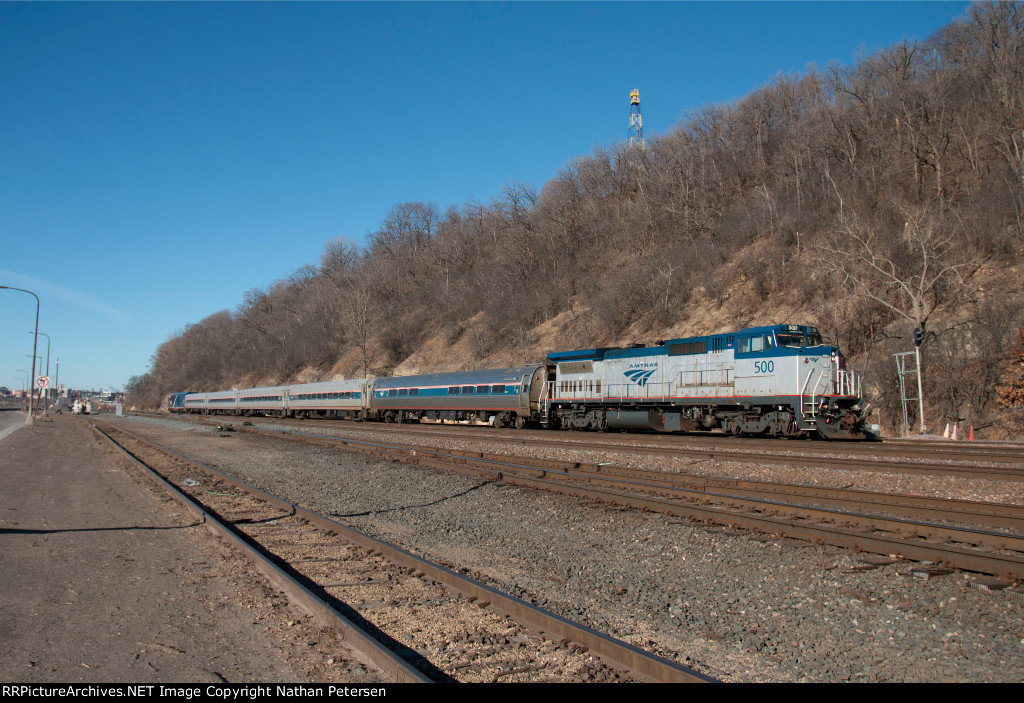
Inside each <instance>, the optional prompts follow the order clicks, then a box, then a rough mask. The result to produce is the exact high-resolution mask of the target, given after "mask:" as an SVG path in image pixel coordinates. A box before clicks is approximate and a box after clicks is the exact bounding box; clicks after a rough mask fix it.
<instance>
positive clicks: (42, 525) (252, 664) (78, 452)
mask: <svg viewBox="0 0 1024 703" xmlns="http://www.w3.org/2000/svg"><path fill="white" fill-rule="evenodd" d="M0 641H2V642H3V643H4V650H5V651H4V655H3V657H2V658H0V680H3V681H5V682H77V681H84V682H100V681H105V682H148V683H159V682H215V683H216V682H232V683H234V682H270V681H294V682H305V681H345V682H354V683H355V682H365V681H368V680H374V679H375V678H376V675H375V674H372V673H370V674H368V673H367V672H366V671H365V669H363V667H362V666H361V665H360V664H358V663H356V662H353V661H352V660H351V655H350V654H349V653H348V651H347V650H345V649H344V648H343V647H342V645H340V644H339V643H338V641H337V640H336V638H335V637H334V635H333V633H331V632H329V631H325V630H322V629H321V628H319V627H318V626H317V625H316V624H315V623H313V622H312V621H311V620H310V619H309V618H308V617H306V616H304V615H303V614H302V613H301V612H299V611H298V610H296V609H295V608H294V607H292V606H291V605H290V604H289V603H288V602H287V601H286V600H285V599H284V598H283V597H281V596H279V595H277V594H275V593H273V592H271V591H270V590H269V589H267V588H266V587H265V586H264V585H263V584H262V581H261V580H260V579H259V578H258V577H256V576H255V575H254V574H253V572H252V569H251V567H249V566H248V564H247V563H246V562H244V561H243V560H242V559H241V558H240V557H238V556H236V555H235V554H234V553H233V552H232V551H231V550H230V549H229V548H228V547H227V546H226V545H225V544H223V543H221V542H220V541H219V540H218V539H216V538H215V537H214V536H213V535H212V534H211V533H210V532H209V531H208V530H207V529H206V528H205V527H204V526H202V525H200V524H197V523H196V521H195V520H194V519H193V518H192V516H191V514H189V513H186V512H185V511H184V510H183V509H182V508H181V507H179V506H178V505H177V504H176V503H174V502H172V501H170V499H169V498H167V497H165V496H163V495H162V493H160V492H159V491H158V490H157V489H155V488H154V487H153V485H152V484H151V483H150V482H149V480H148V479H145V478H144V477H142V476H141V475H140V474H139V473H138V470H137V469H135V468H133V467H131V466H130V464H129V462H128V461H127V460H125V459H123V458H120V457H118V456H117V455H116V454H115V453H114V452H113V450H111V449H110V448H108V447H107V446H105V443H102V440H101V439H100V438H99V437H98V436H97V435H96V434H94V433H93V432H92V431H91V430H90V429H89V428H88V426H87V424H86V422H85V421H84V420H83V419H82V418H74V417H62V416H58V417H54V418H50V419H40V420H38V421H37V424H36V425H35V426H33V427H23V428H21V429H18V430H17V431H15V432H13V433H11V434H10V435H8V436H7V437H5V438H3V439H0Z"/></svg>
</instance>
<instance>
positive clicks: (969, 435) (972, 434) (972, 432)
mask: <svg viewBox="0 0 1024 703" xmlns="http://www.w3.org/2000/svg"><path fill="white" fill-rule="evenodd" d="M967 441H968V442H973V441H974V425H971V432H970V434H968V435H967Z"/></svg>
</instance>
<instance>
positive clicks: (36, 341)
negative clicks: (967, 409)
mask: <svg viewBox="0 0 1024 703" xmlns="http://www.w3.org/2000/svg"><path fill="white" fill-rule="evenodd" d="M0 288H3V289H5V290H20V291H21V292H22V293H28V294H29V295H31V296H32V297H33V298H35V299H36V331H35V336H34V337H32V376H31V378H32V381H33V385H35V377H36V345H37V344H39V296H38V295H36V294H35V293H33V292H32V291H30V290H25V289H24V288H12V287H10V286H0ZM34 395H35V394H34V393H31V394H29V396H28V417H26V418H25V424H26V425H34V424H35V420H34V419H33V417H32V414H33V413H34V412H35V407H34V406H33V404H32V399H33V396H34Z"/></svg>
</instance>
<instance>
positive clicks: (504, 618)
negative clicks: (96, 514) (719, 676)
mask: <svg viewBox="0 0 1024 703" xmlns="http://www.w3.org/2000/svg"><path fill="white" fill-rule="evenodd" d="M93 427H94V428H95V429H96V431H97V432H100V433H101V434H103V435H104V436H105V437H106V438H107V439H108V441H110V442H111V443H112V444H114V445H115V446H117V447H118V448H119V449H120V450H121V451H123V452H125V453H126V454H127V455H128V456H130V457H131V458H132V460H133V461H135V462H136V463H139V464H141V465H143V466H145V467H146V468H147V470H148V471H150V472H153V473H155V474H157V475H158V476H159V477H160V480H161V481H164V482H166V483H168V484H171V490H172V491H173V492H174V493H175V494H176V495H177V497H179V499H183V500H186V501H188V503H189V504H190V505H191V506H192V509H193V510H194V511H196V512H197V513H198V514H200V515H201V516H202V517H203V518H204V519H205V520H207V521H208V523H209V524H211V525H212V526H214V528H213V529H215V530H216V531H217V532H218V533H219V534H222V535H223V536H225V537H227V538H229V539H232V540H234V541H236V542H237V544H238V545H239V548H240V549H242V550H243V551H244V552H245V553H247V554H248V555H249V556H250V557H251V558H253V559H254V561H256V563H257V565H258V568H259V569H260V570H261V571H262V572H263V573H265V574H266V575H268V577H269V578H270V579H271V581H272V582H273V583H274V584H275V585H276V586H277V587H278V588H280V589H281V590H283V591H285V592H286V593H288V595H289V596H290V597H292V598H293V599H294V600H296V602H298V603H300V604H301V605H302V606H303V607H305V608H306V609H307V610H309V611H310V612H312V613H315V614H317V615H318V616H319V617H320V618H321V619H323V620H325V621H326V622H328V623H329V624H330V625H331V626H333V627H335V628H337V629H339V631H341V632H342V633H343V635H344V636H345V638H346V639H347V640H349V641H350V642H352V643H353V646H354V647H355V649H356V650H357V651H358V652H360V653H361V657H362V658H363V659H364V660H365V661H366V662H367V663H369V664H371V665H373V666H375V667H377V668H379V669H381V670H383V671H385V672H386V673H388V674H389V675H390V676H392V677H394V678H395V679H396V680H398V681H403V682H411V681H479V682H496V681H516V680H558V681H573V680H577V681H591V680H605V681H608V680H620V679H625V678H629V677H633V678H636V679H638V680H652V681H665V682H690V681H711V680H712V679H710V678H709V677H706V676H703V675H701V674H699V673H697V672H694V671H692V670H690V669H687V668H686V667H683V666H680V665H678V664H675V663H674V662H670V661H667V660H665V659H662V658H660V657H657V656H655V655H652V654H650V653H648V652H644V651H643V650H640V649H638V648H636V647H633V646H632V645H629V644H626V643H624V642H621V641H619V640H615V639H613V638H610V637H607V636H605V635H603V634H601V633H599V632H596V631H594V630H592V629H590V628H587V627H584V626H582V625H578V624H576V623H573V622H571V621H569V620H566V619H565V618H562V617H560V616H558V615H555V614H553V613H550V612H548V611H545V610H543V609H540V608H537V607H536V606H533V605H531V604H529V603H526V602H524V601H522V600H519V599H516V598H512V597H511V596H508V595H506V594H504V593H501V592H499V591H497V590H495V589H493V588H491V587H489V586H487V585H485V584H482V583H479V582H478V581H475V580H473V579H471V578H469V577H467V576H465V575H463V574H458V573H456V572H454V571H452V570H450V569H447V568H445V567H443V566H441V565H438V564H435V563H432V562H429V561H427V560H425V559H422V558H420V557H418V556H416V555H413V554H410V553H409V552H406V551H404V550H402V549H400V548H399V547H396V546H394V545H390V544H387V543H385V542H382V541H380V540H377V539H375V538H372V537H370V536H368V535H366V534H364V533H361V532H358V531H356V530H352V529H350V528H348V527H346V526H344V525H341V524H340V523H338V522H336V521H334V520H331V519H329V518H326V517H323V516H321V515H318V514H316V513H313V512H311V511H309V510H306V509H304V508H302V507H300V506H297V505H294V504H292V503H289V502H287V501H283V500H281V499H279V498H276V497H274V496H271V495H269V494H266V493H264V492H262V491H259V490H257V489H254V488H251V487H250V486H247V485H245V484H244V483H241V482H239V481H236V480H235V479H233V478H231V477H229V476H226V475H224V474H222V473H220V472H218V471H216V470H214V469H211V468H209V467H205V466H202V465H201V464H198V463H195V462H192V461H190V460H188V459H187V458H185V457H183V456H181V455H179V454H176V453H174V452H171V451H170V450H168V449H165V448H163V447H160V446H158V445H156V444H153V443H152V442H149V441H148V440H146V439H144V438H142V437H139V436H137V435H135V434H133V433H130V432H127V431H126V430H124V429H120V428H113V427H111V426H109V425H103V426H100V425H99V424H94V425H93ZM115 437H116V439H115ZM126 445H127V446H126ZM129 447H130V448H129ZM142 456H145V457H146V459H145V461H144V460H143V458H142ZM146 464H156V465H158V468H159V471H157V470H155V469H154V468H151V467H149V466H146ZM200 472H201V474H202V477H201V478H199V479H198V480H197V479H196V478H195V476H197V475H199V473H200ZM451 623H456V624H455V625H454V629H453V628H452V627H446V624H451ZM541 633H542V634H543V635H544V636H543V637H542V636H540V634H541ZM595 655H596V656H595ZM410 660H411V662H412V664H410ZM621 671H626V672H629V673H628V675H627V674H623V673H621ZM552 672H554V674H553V675H554V677H555V678H554V679H551V678H545V677H550V676H552Z"/></svg>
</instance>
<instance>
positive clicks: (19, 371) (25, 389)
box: [15, 369, 28, 407]
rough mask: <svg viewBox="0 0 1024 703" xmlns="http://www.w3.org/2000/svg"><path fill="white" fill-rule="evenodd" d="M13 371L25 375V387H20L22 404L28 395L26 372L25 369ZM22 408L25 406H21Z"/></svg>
mask: <svg viewBox="0 0 1024 703" xmlns="http://www.w3.org/2000/svg"><path fill="white" fill-rule="evenodd" d="M15 371H17V372H18V373H23V374H25V385H24V386H22V387H21V388H22V392H21V400H22V402H24V401H25V394H26V393H28V371H26V370H25V369H15ZM22 407H25V406H24V405H23V406H22Z"/></svg>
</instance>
